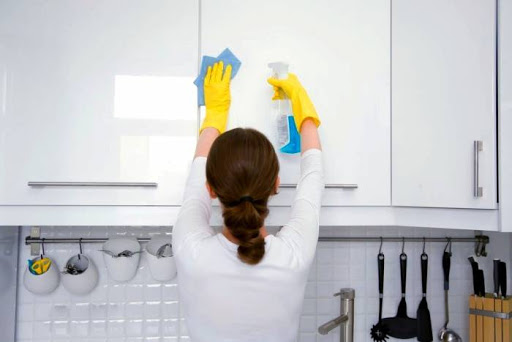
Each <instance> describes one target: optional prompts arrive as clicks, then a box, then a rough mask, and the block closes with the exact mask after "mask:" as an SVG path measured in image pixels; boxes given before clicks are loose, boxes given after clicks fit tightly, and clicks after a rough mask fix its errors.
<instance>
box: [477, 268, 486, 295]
mask: <svg viewBox="0 0 512 342" xmlns="http://www.w3.org/2000/svg"><path fill="white" fill-rule="evenodd" d="M477 283H478V293H477V294H478V296H480V297H485V278H484V271H483V270H478V280H477Z"/></svg>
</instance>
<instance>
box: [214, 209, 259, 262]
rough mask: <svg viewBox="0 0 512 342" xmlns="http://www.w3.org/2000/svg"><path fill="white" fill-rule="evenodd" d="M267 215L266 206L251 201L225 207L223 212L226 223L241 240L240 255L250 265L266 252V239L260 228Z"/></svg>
mask: <svg viewBox="0 0 512 342" xmlns="http://www.w3.org/2000/svg"><path fill="white" fill-rule="evenodd" d="M258 207H259V210H258ZM267 215H268V209H267V208H266V206H263V207H262V206H259V205H258V204H256V203H253V202H250V201H241V202H240V203H238V204H236V205H235V206H233V207H225V208H224V212H223V213H222V216H223V217H224V225H225V226H226V227H227V228H228V229H229V231H230V232H231V234H232V235H233V236H234V237H235V238H236V239H237V240H238V242H239V246H238V257H239V258H240V260H242V261H243V262H245V263H247V264H249V265H256V264H257V263H259V262H260V261H261V259H262V258H263V255H264V254H265V240H264V239H263V236H261V234H260V228H261V227H263V224H264V221H265V217H266V216H267Z"/></svg>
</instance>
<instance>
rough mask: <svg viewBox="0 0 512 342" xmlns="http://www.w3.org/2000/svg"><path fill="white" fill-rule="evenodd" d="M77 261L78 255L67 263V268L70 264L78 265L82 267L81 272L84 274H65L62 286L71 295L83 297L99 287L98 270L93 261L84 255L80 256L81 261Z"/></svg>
mask: <svg viewBox="0 0 512 342" xmlns="http://www.w3.org/2000/svg"><path fill="white" fill-rule="evenodd" d="M77 259H78V255H75V256H73V257H72V258H70V259H69V260H68V262H67V263H66V268H67V265H68V264H78V265H81V267H80V270H81V271H82V273H80V274H71V273H64V274H63V275H62V285H64V287H65V288H66V290H68V291H69V292H70V293H72V294H75V295H81V296H83V295H86V294H88V293H90V292H91V291H92V290H94V288H95V287H96V285H98V269H97V268H96V265H95V264H94V263H93V262H92V260H91V259H89V258H88V257H86V256H85V255H83V254H80V259H81V260H80V261H78V260H77ZM66 268H65V269H64V270H66Z"/></svg>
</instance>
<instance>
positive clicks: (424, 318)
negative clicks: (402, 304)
mask: <svg viewBox="0 0 512 342" xmlns="http://www.w3.org/2000/svg"><path fill="white" fill-rule="evenodd" d="M427 270H428V255H427V254H426V253H425V252H423V254H421V288H422V292H423V298H422V299H421V302H420V305H419V306H418V311H417V313H416V317H417V318H416V320H417V327H418V341H421V342H432V341H433V336H432V322H431V320H430V311H429V309H428V304H427Z"/></svg>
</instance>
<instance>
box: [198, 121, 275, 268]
mask: <svg viewBox="0 0 512 342" xmlns="http://www.w3.org/2000/svg"><path fill="white" fill-rule="evenodd" d="M278 174H279V161H278V159H277V155H276V152H275V150H274V147H273V146H272V144H271V143H270V141H269V140H268V139H267V138H266V137H265V136H264V135H263V134H261V133H260V132H258V131H256V130H253V129H243V128H236V129H233V130H230V131H228V132H225V133H223V134H222V135H221V136H219V137H218V138H217V139H216V140H215V142H214V143H213V145H212V147H211V149H210V153H209V154H208V160H207V162H206V179H207V181H208V184H209V185H210V187H211V189H212V190H213V192H214V193H215V194H216V195H217V197H218V198H219V201H220V202H221V203H222V207H223V212H222V217H223V218H224V225H225V226H226V228H227V229H228V230H229V231H230V232H231V234H232V235H233V237H235V238H236V239H237V240H238V243H239V246H238V257H239V258H240V260H241V261H242V262H244V263H246V264H249V265H255V264H258V263H259V262H260V261H261V259H263V256H264V254H265V239H264V238H263V236H262V235H261V234H260V229H261V228H262V227H263V226H264V224H265V219H266V218H267V216H268V213H269V210H268V207H267V202H268V199H269V197H270V195H272V194H273V193H274V187H275V184H276V180H277V177H278Z"/></svg>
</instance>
